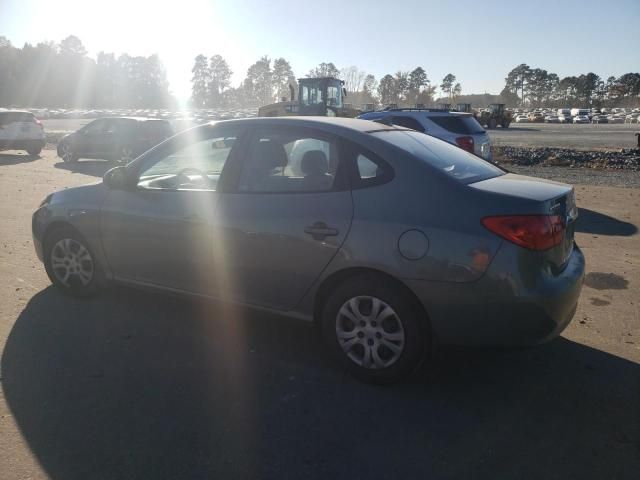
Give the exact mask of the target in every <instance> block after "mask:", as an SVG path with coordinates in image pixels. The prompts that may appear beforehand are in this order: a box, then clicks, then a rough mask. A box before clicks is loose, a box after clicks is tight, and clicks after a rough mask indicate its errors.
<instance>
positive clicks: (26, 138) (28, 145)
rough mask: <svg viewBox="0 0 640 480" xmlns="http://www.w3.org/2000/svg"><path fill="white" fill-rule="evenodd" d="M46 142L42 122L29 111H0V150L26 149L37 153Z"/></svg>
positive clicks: (28, 151) (29, 152) (31, 153)
mask: <svg viewBox="0 0 640 480" xmlns="http://www.w3.org/2000/svg"><path fill="white" fill-rule="evenodd" d="M45 143H46V140H45V135H44V128H43V127H42V123H41V122H40V120H38V119H37V118H36V117H35V115H34V114H33V113H31V112H26V111H23V110H2V111H0V150H26V151H27V153H28V154H29V155H38V154H39V153H40V152H41V151H42V149H43V148H44V146H45Z"/></svg>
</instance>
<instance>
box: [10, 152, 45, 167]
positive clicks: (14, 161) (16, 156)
mask: <svg viewBox="0 0 640 480" xmlns="http://www.w3.org/2000/svg"><path fill="white" fill-rule="evenodd" d="M39 158H41V157H40V155H29V154H27V153H0V167H1V166H5V165H18V164H19V163H27V162H33V161H35V160H38V159H39Z"/></svg>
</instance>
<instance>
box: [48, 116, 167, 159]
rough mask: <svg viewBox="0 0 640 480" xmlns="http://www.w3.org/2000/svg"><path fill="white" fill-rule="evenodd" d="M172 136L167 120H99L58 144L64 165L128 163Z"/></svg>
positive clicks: (131, 118) (126, 118) (120, 118)
mask: <svg viewBox="0 0 640 480" xmlns="http://www.w3.org/2000/svg"><path fill="white" fill-rule="evenodd" d="M172 135H173V129H172V128H171V124H170V123H169V122H168V121H167V120H156V119H148V118H134V117H119V118H99V119H97V120H94V121H93V122H91V123H89V124H87V125H85V126H84V127H82V128H81V129H80V130H78V131H76V132H73V133H70V134H69V135H67V136H65V137H63V138H62V140H60V142H59V143H58V156H59V157H61V158H62V159H63V160H64V161H65V162H75V161H77V160H78V159H79V158H102V159H105V160H116V161H119V162H121V163H129V162H130V161H131V160H133V159H134V158H136V157H137V156H138V155H140V154H141V153H144V152H146V151H147V150H149V149H150V148H151V147H153V146H155V145H157V144H158V143H160V142H162V141H163V140H164V139H166V138H169V137H171V136H172Z"/></svg>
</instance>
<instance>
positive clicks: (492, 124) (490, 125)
mask: <svg viewBox="0 0 640 480" xmlns="http://www.w3.org/2000/svg"><path fill="white" fill-rule="evenodd" d="M497 126H498V121H497V120H496V119H495V118H490V119H489V121H488V122H487V127H488V128H489V129H490V130H493V129H494V128H496V127H497Z"/></svg>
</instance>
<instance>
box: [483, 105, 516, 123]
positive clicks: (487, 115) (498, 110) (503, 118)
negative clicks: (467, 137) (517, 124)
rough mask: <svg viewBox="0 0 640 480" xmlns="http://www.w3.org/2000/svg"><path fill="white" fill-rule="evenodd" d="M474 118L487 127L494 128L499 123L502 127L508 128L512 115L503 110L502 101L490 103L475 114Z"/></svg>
mask: <svg viewBox="0 0 640 480" xmlns="http://www.w3.org/2000/svg"><path fill="white" fill-rule="evenodd" d="M476 120H477V121H478V123H480V125H482V126H483V127H487V128H489V129H493V128H496V127H497V126H498V125H501V126H502V128H509V124H510V123H511V121H512V120H513V116H512V115H511V112H508V111H507V110H505V108H504V103H492V104H490V105H489V108H485V109H484V110H481V111H480V112H478V113H477V114H476Z"/></svg>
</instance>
